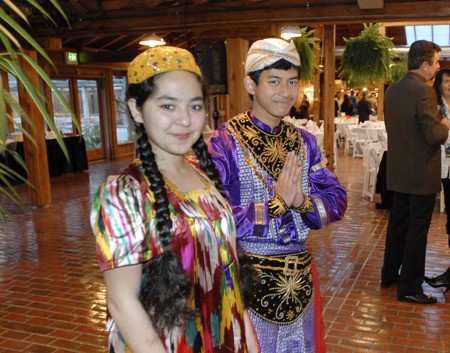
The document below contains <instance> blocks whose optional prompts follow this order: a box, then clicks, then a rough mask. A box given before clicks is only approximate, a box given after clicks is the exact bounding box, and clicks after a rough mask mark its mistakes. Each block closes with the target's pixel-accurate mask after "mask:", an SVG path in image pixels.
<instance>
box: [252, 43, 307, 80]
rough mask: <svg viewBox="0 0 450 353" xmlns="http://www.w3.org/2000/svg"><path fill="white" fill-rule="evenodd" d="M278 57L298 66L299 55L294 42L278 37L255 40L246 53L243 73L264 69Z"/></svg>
mask: <svg viewBox="0 0 450 353" xmlns="http://www.w3.org/2000/svg"><path fill="white" fill-rule="evenodd" d="M280 59H285V60H287V61H289V62H290V63H291V64H293V65H295V66H300V56H299V55H298V52H297V49H296V48H295V44H294V42H292V41H291V42H286V41H285V40H283V39H278V38H266V39H261V40H257V41H256V42H254V43H253V44H252V46H251V47H250V49H249V51H248V53H247V59H246V61H245V74H246V75H247V74H248V73H250V72H252V71H258V70H261V69H264V68H265V67H267V66H270V65H272V64H273V63H274V62H277V61H278V60H280Z"/></svg>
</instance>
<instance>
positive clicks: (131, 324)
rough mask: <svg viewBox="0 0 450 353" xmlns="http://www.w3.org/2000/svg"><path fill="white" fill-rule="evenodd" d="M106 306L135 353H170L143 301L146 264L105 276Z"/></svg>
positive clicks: (108, 272)
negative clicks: (141, 296) (140, 295)
mask: <svg viewBox="0 0 450 353" xmlns="http://www.w3.org/2000/svg"><path fill="white" fill-rule="evenodd" d="M103 276H104V278H105V284H106V305H107V306H108V310H109V312H110V314H111V316H112V318H113V319H114V321H115V322H116V324H117V327H118V328H119V330H120V334H121V335H122V337H123V339H124V340H125V343H126V344H127V346H128V347H129V348H130V350H131V351H132V352H133V353H148V352H152V353H166V350H165V348H164V345H163V343H162V342H161V339H160V338H159V335H158V333H157V332H156V330H155V329H154V327H153V325H152V323H151V321H150V317H149V315H148V314H147V312H146V311H145V310H144V308H143V306H142V304H141V302H140V301H139V291H140V288H141V276H142V264H137V265H131V266H124V267H118V268H114V269H112V270H107V271H105V272H103Z"/></svg>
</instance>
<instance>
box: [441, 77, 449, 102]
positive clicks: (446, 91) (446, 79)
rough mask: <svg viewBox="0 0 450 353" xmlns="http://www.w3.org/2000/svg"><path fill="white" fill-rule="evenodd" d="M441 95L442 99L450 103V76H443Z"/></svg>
mask: <svg viewBox="0 0 450 353" xmlns="http://www.w3.org/2000/svg"><path fill="white" fill-rule="evenodd" d="M441 94H442V98H444V99H445V100H446V101H447V102H449V103H450V75H447V74H443V75H442V83H441Z"/></svg>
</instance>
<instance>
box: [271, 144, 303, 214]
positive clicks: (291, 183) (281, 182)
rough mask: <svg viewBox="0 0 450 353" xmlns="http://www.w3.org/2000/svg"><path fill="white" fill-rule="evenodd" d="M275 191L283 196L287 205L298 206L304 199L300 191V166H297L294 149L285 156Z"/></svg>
mask: <svg viewBox="0 0 450 353" xmlns="http://www.w3.org/2000/svg"><path fill="white" fill-rule="evenodd" d="M275 193H276V194H278V195H280V197H282V198H283V200H284V202H285V203H286V205H287V206H288V207H300V206H301V205H302V204H303V202H304V201H305V195H304V194H303V191H302V167H301V166H299V163H298V160H297V155H296V153H295V151H291V152H289V153H288V154H287V156H286V163H284V166H283V169H282V170H281V173H280V175H279V176H278V181H277V185H276V187H275Z"/></svg>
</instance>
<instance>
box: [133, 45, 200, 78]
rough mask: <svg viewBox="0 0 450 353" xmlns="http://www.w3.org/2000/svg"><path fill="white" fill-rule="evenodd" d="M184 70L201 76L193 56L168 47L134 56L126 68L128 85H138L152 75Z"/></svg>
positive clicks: (184, 51) (151, 49)
mask: <svg viewBox="0 0 450 353" xmlns="http://www.w3.org/2000/svg"><path fill="white" fill-rule="evenodd" d="M174 70H184V71H190V72H193V73H194V74H197V75H199V76H200V77H201V76H202V73H201V71H200V68H199V67H198V65H197V63H196V62H195V59H194V56H193V55H192V54H191V53H190V52H189V51H187V50H185V49H182V48H176V47H170V46H158V47H154V48H150V49H148V50H146V51H145V52H143V53H141V54H139V55H138V56H136V57H135V58H134V59H133V61H132V62H131V64H130V66H129V67H128V83H139V82H142V81H144V80H146V79H147V78H150V77H152V76H154V75H157V74H160V73H163V72H168V71H174Z"/></svg>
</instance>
